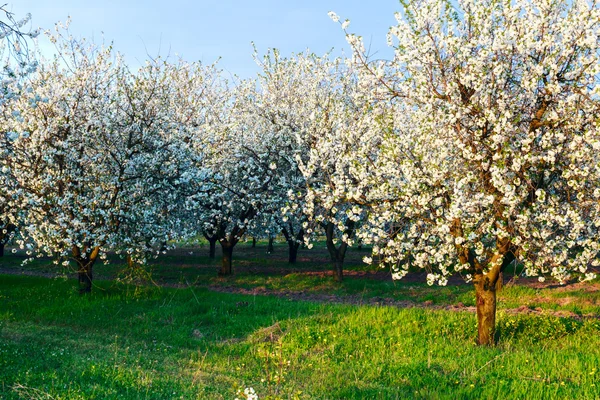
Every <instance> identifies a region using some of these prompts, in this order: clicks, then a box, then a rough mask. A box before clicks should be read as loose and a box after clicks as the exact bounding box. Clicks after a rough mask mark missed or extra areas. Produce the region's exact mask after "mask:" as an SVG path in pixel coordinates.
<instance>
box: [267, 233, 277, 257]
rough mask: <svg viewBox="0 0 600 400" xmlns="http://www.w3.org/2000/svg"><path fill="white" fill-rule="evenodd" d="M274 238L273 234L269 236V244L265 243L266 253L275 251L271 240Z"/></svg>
mask: <svg viewBox="0 0 600 400" xmlns="http://www.w3.org/2000/svg"><path fill="white" fill-rule="evenodd" d="M274 240H275V238H274V237H273V236H269V244H268V245H267V254H273V253H274V252H275V247H274V246H273V241H274Z"/></svg>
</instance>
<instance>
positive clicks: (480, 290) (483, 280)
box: [474, 275, 497, 346]
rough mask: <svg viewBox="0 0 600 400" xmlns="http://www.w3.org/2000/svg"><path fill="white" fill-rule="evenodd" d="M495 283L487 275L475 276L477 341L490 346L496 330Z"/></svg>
mask: <svg viewBox="0 0 600 400" xmlns="http://www.w3.org/2000/svg"><path fill="white" fill-rule="evenodd" d="M496 283H497V282H490V281H489V279H488V277H487V276H484V275H480V276H479V277H477V278H475V282H474V284H475V296H476V304H477V343H478V344H479V345H486V346H491V345H493V344H494V334H495V332H496Z"/></svg>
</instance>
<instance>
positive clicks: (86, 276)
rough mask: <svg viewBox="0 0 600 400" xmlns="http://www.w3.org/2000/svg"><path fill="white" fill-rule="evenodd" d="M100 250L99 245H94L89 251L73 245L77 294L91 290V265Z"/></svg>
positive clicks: (92, 265) (92, 276)
mask: <svg viewBox="0 0 600 400" xmlns="http://www.w3.org/2000/svg"><path fill="white" fill-rule="evenodd" d="M99 252H100V248H99V247H94V248H93V249H92V250H91V251H90V252H88V251H87V249H83V250H81V249H79V248H78V247H76V246H73V250H72V253H73V258H74V259H75V262H77V277H78V280H79V294H89V293H91V292H92V281H93V278H94V275H93V267H94V263H95V262H96V258H97V257H98V253H99Z"/></svg>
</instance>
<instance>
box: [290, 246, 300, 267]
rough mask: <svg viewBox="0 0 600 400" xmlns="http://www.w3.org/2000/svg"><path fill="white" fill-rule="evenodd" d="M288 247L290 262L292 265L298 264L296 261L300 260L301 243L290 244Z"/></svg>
mask: <svg viewBox="0 0 600 400" xmlns="http://www.w3.org/2000/svg"><path fill="white" fill-rule="evenodd" d="M288 246H289V248H290V251H289V257H288V262H289V263H290V264H296V260H297V258H298V248H299V247H300V243H294V242H288Z"/></svg>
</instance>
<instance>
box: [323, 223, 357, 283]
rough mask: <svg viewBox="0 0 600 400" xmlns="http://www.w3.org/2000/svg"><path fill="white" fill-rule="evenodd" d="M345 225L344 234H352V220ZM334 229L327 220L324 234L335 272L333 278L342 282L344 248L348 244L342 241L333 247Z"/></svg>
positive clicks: (345, 248)
mask: <svg viewBox="0 0 600 400" xmlns="http://www.w3.org/2000/svg"><path fill="white" fill-rule="evenodd" d="M347 224H348V225H347V226H346V232H345V233H346V234H347V235H348V236H351V235H352V230H353V228H354V223H353V222H352V221H348V222H347ZM334 229H335V226H334V224H333V223H331V222H328V223H327V225H326V226H325V234H326V238H327V240H326V244H327V250H328V251H329V256H330V257H331V263H332V264H333V270H334V274H335V280H336V281H337V282H342V280H343V279H344V258H345V256H346V250H347V248H348V244H347V243H345V242H342V243H341V244H340V246H339V247H335V244H334V243H333V239H334Z"/></svg>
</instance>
